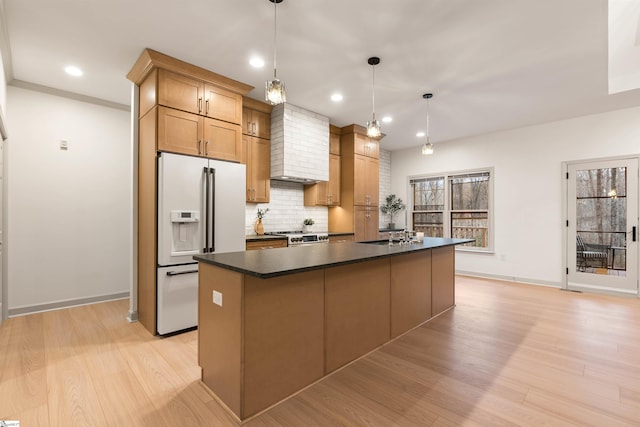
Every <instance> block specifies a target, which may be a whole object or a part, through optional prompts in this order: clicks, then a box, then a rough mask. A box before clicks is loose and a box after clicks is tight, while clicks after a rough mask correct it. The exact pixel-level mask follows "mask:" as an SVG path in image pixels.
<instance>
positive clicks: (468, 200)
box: [449, 174, 489, 210]
mask: <svg viewBox="0 0 640 427" xmlns="http://www.w3.org/2000/svg"><path fill="white" fill-rule="evenodd" d="M449 182H450V184H451V209H452V210H471V209H473V210H489V176H488V175H481V174H476V175H465V176H460V175H458V176H453V177H451V178H449Z"/></svg>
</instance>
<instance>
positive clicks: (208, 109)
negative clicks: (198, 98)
mask: <svg viewBox="0 0 640 427" xmlns="http://www.w3.org/2000/svg"><path fill="white" fill-rule="evenodd" d="M204 92H205V93H204V107H203V111H202V114H204V115H205V116H207V117H211V118H214V119H218V120H224V121H225V122H229V123H235V124H238V125H239V124H242V96H241V95H238V94H237V93H233V92H231V91H228V90H225V89H221V88H219V87H216V86H212V85H208V84H205V85H204Z"/></svg>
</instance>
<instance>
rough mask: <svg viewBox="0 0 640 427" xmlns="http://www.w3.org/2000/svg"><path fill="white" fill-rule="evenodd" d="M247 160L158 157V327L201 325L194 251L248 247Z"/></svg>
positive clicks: (166, 331)
mask: <svg viewBox="0 0 640 427" xmlns="http://www.w3.org/2000/svg"><path fill="white" fill-rule="evenodd" d="M245 181H246V170H245V166H244V165H241V164H238V163H230V162H223V161H219V160H209V159H203V158H200V157H191V156H184V155H179V154H171V153H161V155H160V157H159V159H158V271H157V281H156V283H157V310H156V313H157V331H158V334H160V335H165V334H170V333H174V332H177V331H181V330H183V329H189V328H193V327H195V326H197V323H198V264H197V262H196V261H194V259H193V256H194V255H197V254H203V253H222V252H235V251H244V250H245V224H244V219H245V186H246V184H245Z"/></svg>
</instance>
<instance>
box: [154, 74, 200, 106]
mask: <svg viewBox="0 0 640 427" xmlns="http://www.w3.org/2000/svg"><path fill="white" fill-rule="evenodd" d="M203 91H204V85H203V83H202V82H201V81H199V80H196V79H192V78H190V77H187V76H183V75H182V74H177V73H172V72H171V71H167V70H162V69H160V70H158V103H159V104H160V105H164V106H166V107H171V108H175V109H178V110H182V111H187V112H189V113H194V114H200V113H201V112H202V98H203V96H204V94H203Z"/></svg>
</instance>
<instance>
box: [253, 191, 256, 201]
mask: <svg viewBox="0 0 640 427" xmlns="http://www.w3.org/2000/svg"><path fill="white" fill-rule="evenodd" d="M255 199H256V189H255V188H254V189H253V200H255Z"/></svg>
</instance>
